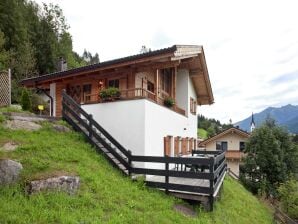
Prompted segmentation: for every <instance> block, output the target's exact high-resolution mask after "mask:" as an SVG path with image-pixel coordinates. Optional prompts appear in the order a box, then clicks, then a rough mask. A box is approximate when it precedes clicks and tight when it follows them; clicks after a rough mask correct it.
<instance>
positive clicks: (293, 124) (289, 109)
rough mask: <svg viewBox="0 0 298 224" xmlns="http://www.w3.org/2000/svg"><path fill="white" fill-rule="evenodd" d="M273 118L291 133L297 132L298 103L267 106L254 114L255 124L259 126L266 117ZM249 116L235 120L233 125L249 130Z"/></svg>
mask: <svg viewBox="0 0 298 224" xmlns="http://www.w3.org/2000/svg"><path fill="white" fill-rule="evenodd" d="M268 117H270V118H273V119H274V120H275V121H276V123H277V124H278V125H280V126H284V127H285V128H287V129H288V130H289V131H290V132H291V133H296V134H298V105H297V106H295V105H291V104H288V105H286V106H282V107H277V108H276V107H268V108H266V109H265V110H263V111H262V112H260V113H256V114H254V121H255V124H256V126H257V127H258V126H260V124H262V123H263V122H264V121H265V120H266V118H268ZM250 122H251V116H249V117H248V118H246V119H244V120H242V121H239V122H237V123H236V124H235V125H236V126H239V127H240V128H241V129H243V130H246V131H249V130H250Z"/></svg>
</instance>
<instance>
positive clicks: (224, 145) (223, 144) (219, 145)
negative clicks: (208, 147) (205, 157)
mask: <svg viewBox="0 0 298 224" xmlns="http://www.w3.org/2000/svg"><path fill="white" fill-rule="evenodd" d="M216 150H221V151H227V150H228V142H225V141H222V142H216Z"/></svg>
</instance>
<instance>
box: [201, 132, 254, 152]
mask: <svg viewBox="0 0 298 224" xmlns="http://www.w3.org/2000/svg"><path fill="white" fill-rule="evenodd" d="M230 133H236V134H238V135H240V136H243V137H246V138H249V137H250V134H249V133H248V132H246V131H243V130H241V129H239V128H235V127H232V128H229V129H227V130H224V131H222V132H220V133H219V134H217V135H214V136H213V137H211V138H208V139H206V140H204V141H202V142H200V143H199V146H201V147H203V146H205V145H206V144H208V143H210V142H212V141H215V140H216V139H218V138H220V137H222V136H225V135H227V134H230Z"/></svg>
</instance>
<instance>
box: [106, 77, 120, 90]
mask: <svg viewBox="0 0 298 224" xmlns="http://www.w3.org/2000/svg"><path fill="white" fill-rule="evenodd" d="M108 87H115V88H119V79H112V80H109V82H108Z"/></svg>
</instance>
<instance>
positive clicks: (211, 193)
mask: <svg viewBox="0 0 298 224" xmlns="http://www.w3.org/2000/svg"><path fill="white" fill-rule="evenodd" d="M214 162H215V159H214V157H211V158H210V167H209V172H210V173H211V174H212V175H211V179H210V180H209V182H210V183H209V188H210V195H209V206H210V207H209V208H210V211H213V202H214V198H213V192H214V178H215V177H214Z"/></svg>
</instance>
